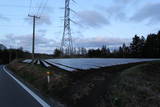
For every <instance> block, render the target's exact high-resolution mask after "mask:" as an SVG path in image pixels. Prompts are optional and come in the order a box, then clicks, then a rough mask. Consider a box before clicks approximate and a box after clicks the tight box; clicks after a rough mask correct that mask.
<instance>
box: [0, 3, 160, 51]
mask: <svg viewBox="0 0 160 107" xmlns="http://www.w3.org/2000/svg"><path fill="white" fill-rule="evenodd" d="M31 1H32V3H30V2H31ZM75 1H76V3H74V2H71V8H72V10H74V11H75V12H76V13H74V12H73V13H72V15H71V18H72V20H74V21H75V22H76V23H77V24H74V23H72V24H71V28H72V37H73V45H74V47H86V48H98V47H101V46H102V45H106V46H107V47H110V48H112V49H114V48H115V49H116V48H117V47H118V46H120V45H122V44H123V43H126V44H129V43H130V42H131V40H132V37H133V36H134V35H135V34H137V35H139V36H142V35H143V36H144V37H146V36H147V34H149V33H157V32H158V30H160V26H159V24H160V14H159V11H160V0H75ZM30 4H32V5H30ZM45 4H46V5H45ZM30 6H31V8H30ZM39 7H40V8H39ZM63 8H64V0H1V2H0V36H1V37H0V43H1V44H4V45H5V46H7V47H12V48H17V47H23V49H24V50H28V51H31V46H32V18H30V17H28V14H31V15H34V14H36V15H37V14H38V16H41V18H40V19H37V24H36V52H40V53H53V50H54V49H55V48H59V47H60V42H61V39H62V33H63V16H64V9H63Z"/></svg>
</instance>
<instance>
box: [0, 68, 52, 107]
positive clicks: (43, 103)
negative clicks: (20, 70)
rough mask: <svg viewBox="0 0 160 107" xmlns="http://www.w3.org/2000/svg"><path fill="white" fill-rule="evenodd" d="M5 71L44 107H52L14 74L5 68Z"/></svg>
mask: <svg viewBox="0 0 160 107" xmlns="http://www.w3.org/2000/svg"><path fill="white" fill-rule="evenodd" d="M3 70H4V71H5V72H6V73H7V74H8V75H9V76H11V77H12V78H13V79H14V80H15V81H16V82H17V83H18V84H19V85H20V86H21V87H22V88H23V89H24V90H26V91H27V92H28V93H29V94H30V95H31V96H32V97H33V98H34V99H35V100H37V101H38V102H39V103H40V104H41V105H42V106H43V107H51V106H50V105H49V104H47V103H46V102H45V101H44V100H43V99H41V98H40V97H39V96H38V95H36V94H35V93H34V92H33V91H31V90H30V89H29V88H28V87H27V86H25V85H24V84H23V83H22V82H20V81H19V80H18V79H16V78H15V77H14V76H13V75H12V74H10V73H9V72H8V71H7V70H6V68H5V66H3Z"/></svg>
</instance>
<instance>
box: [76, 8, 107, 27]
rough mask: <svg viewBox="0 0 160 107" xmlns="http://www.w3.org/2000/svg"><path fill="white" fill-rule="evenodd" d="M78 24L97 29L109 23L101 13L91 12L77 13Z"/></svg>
mask: <svg viewBox="0 0 160 107" xmlns="http://www.w3.org/2000/svg"><path fill="white" fill-rule="evenodd" d="M78 16H79V23H81V24H82V25H83V24H84V25H86V26H88V27H92V28H97V27H102V26H104V25H108V24H109V22H108V20H107V19H106V17H105V16H103V15H102V14H101V13H99V12H97V11H93V10H85V11H79V12H78Z"/></svg>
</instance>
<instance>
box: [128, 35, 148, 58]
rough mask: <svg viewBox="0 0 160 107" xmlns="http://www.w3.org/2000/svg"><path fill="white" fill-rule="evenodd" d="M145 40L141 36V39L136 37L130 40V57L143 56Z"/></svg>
mask: <svg viewBox="0 0 160 107" xmlns="http://www.w3.org/2000/svg"><path fill="white" fill-rule="evenodd" d="M144 42H145V39H144V37H143V36H142V37H141V38H140V37H139V36H137V35H135V36H134V38H133V39H132V43H131V44H130V49H131V55H132V57H142V56H143V55H142V54H143V47H144Z"/></svg>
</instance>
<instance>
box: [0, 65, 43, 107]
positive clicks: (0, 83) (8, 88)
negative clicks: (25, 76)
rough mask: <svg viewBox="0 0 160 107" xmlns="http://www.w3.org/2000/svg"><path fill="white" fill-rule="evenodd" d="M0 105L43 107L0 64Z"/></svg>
mask: <svg viewBox="0 0 160 107" xmlns="http://www.w3.org/2000/svg"><path fill="white" fill-rule="evenodd" d="M0 107H42V105H41V104H40V103H39V102H38V101H37V100H35V99H34V98H33V97H32V96H31V95H30V94H29V93H28V92H27V91H26V90H24V89H23V88H22V87H21V86H20V85H19V84H18V83H17V82H16V81H15V80H14V79H13V78H11V77H10V76H9V75H8V74H7V73H6V72H5V71H4V70H3V66H2V65H0Z"/></svg>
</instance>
